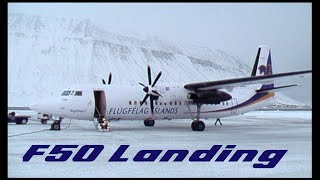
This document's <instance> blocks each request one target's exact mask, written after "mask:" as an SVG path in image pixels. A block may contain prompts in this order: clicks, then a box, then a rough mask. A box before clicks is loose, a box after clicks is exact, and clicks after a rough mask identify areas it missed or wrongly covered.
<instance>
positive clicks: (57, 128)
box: [50, 117, 63, 130]
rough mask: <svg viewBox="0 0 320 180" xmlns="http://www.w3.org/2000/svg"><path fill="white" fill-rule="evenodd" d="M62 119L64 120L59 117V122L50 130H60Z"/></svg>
mask: <svg viewBox="0 0 320 180" xmlns="http://www.w3.org/2000/svg"><path fill="white" fill-rule="evenodd" d="M62 119H63V118H60V117H59V120H55V121H53V123H52V124H51V129H50V130H60V123H61V121H62Z"/></svg>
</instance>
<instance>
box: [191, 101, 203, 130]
mask: <svg viewBox="0 0 320 180" xmlns="http://www.w3.org/2000/svg"><path fill="white" fill-rule="evenodd" d="M200 110H201V104H200V103H198V104H197V117H196V120H194V121H193V122H192V123H191V129H192V130H193V131H203V130H204V129H205V128H206V125H205V124H204V122H203V121H201V120H200Z"/></svg>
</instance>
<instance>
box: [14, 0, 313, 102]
mask: <svg viewBox="0 0 320 180" xmlns="http://www.w3.org/2000/svg"><path fill="white" fill-rule="evenodd" d="M8 12H9V13H26V14H38V15H44V16H61V17H75V18H77V17H83V18H89V19H91V20H92V21H93V22H94V23H95V24H97V25H99V26H103V27H105V28H106V29H108V28H112V29H113V30H117V31H120V32H128V33H138V34H142V35H155V36H158V37H159V38H161V39H164V40H168V41H173V42H182V43H185V44H191V45H197V46H201V47H209V48H212V49H216V48H218V49H222V50H224V51H226V52H229V53H231V54H233V55H237V56H239V58H240V59H241V60H242V61H243V62H245V63H246V64H247V65H249V66H250V67H251V66H252V65H253V62H254V59H255V56H256V51H257V48H258V46H259V45H260V44H267V45H269V46H270V48H271V52H272V58H273V62H272V63H273V71H274V73H280V72H288V71H297V70H306V69H311V62H312V60H311V54H312V51H311V48H312V45H311V43H312V41H311V38H312V31H311V28H312V23H311V22H312V18H311V17H312V16H311V14H312V4H311V3H9V5H8ZM304 85H306V86H308V87H303V88H300V87H299V88H298V89H297V90H294V91H291V94H292V95H293V94H299V98H300V99H301V98H304V99H306V98H307V99H308V100H305V102H309V101H310V102H311V99H310V98H311V95H310V93H311V82H310V81H309V82H307V83H304ZM289 93H290V92H289ZM300 96H301V97H300Z"/></svg>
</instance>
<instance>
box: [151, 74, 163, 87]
mask: <svg viewBox="0 0 320 180" xmlns="http://www.w3.org/2000/svg"><path fill="white" fill-rule="evenodd" d="M161 73H162V72H161V71H160V72H159V74H158V75H157V77H156V79H155V80H154V81H153V84H152V86H151V87H153V86H154V85H156V83H157V81H158V80H159V78H160V76H161Z"/></svg>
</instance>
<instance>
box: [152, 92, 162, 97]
mask: <svg viewBox="0 0 320 180" xmlns="http://www.w3.org/2000/svg"><path fill="white" fill-rule="evenodd" d="M151 92H153V93H154V94H156V95H158V96H161V94H159V93H158V92H157V91H155V90H152V91H151ZM161 97H162V96H161Z"/></svg>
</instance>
